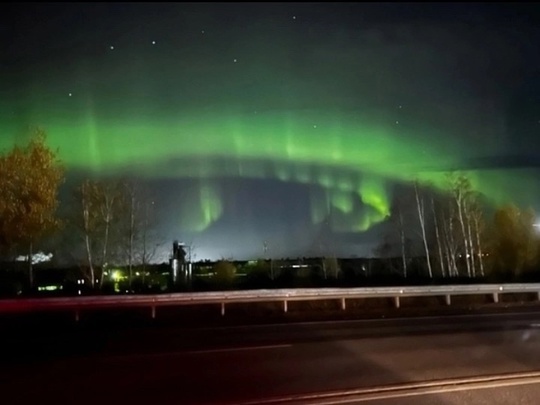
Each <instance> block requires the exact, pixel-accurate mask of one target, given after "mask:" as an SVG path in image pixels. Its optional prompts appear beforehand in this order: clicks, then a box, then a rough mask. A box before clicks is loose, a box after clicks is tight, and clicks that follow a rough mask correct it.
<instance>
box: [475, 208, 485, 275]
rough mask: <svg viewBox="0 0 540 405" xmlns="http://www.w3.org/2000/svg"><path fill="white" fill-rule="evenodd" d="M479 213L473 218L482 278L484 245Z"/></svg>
mask: <svg viewBox="0 0 540 405" xmlns="http://www.w3.org/2000/svg"><path fill="white" fill-rule="evenodd" d="M478 215H479V213H475V214H474V216H473V219H474V222H473V223H474V231H475V234H476V247H477V250H478V265H479V266H480V277H484V275H485V274H484V257H483V255H482V243H481V241H480V224H479V222H480V218H479V217H478Z"/></svg>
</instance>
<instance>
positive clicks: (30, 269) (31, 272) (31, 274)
mask: <svg viewBox="0 0 540 405" xmlns="http://www.w3.org/2000/svg"><path fill="white" fill-rule="evenodd" d="M33 255H34V253H33V252H32V242H30V244H29V246H28V281H29V282H30V289H32V288H33V287H34V264H33V263H32V256H33Z"/></svg>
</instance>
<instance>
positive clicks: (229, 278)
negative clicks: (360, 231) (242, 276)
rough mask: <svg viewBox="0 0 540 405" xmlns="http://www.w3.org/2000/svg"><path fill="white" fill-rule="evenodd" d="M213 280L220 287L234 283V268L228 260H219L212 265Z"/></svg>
mask: <svg viewBox="0 0 540 405" xmlns="http://www.w3.org/2000/svg"><path fill="white" fill-rule="evenodd" d="M213 271H214V277H213V280H214V281H215V282H216V283H217V284H218V285H220V286H223V287H225V286H228V285H230V284H232V283H233V282H234V278H235V276H236V266H235V265H234V263H232V262H231V261H229V260H223V259H222V260H220V261H218V262H217V263H216V264H214V268H213Z"/></svg>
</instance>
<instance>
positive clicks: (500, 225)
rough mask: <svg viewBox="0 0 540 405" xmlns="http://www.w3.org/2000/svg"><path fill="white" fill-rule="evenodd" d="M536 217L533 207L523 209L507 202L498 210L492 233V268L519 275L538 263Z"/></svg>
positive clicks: (500, 271)
mask: <svg viewBox="0 0 540 405" xmlns="http://www.w3.org/2000/svg"><path fill="white" fill-rule="evenodd" d="M534 220H535V215H534V212H533V211H532V210H531V209H529V210H524V211H522V210H520V209H519V208H518V207H516V206H515V205H506V206H504V207H501V208H499V209H498V210H497V211H496V212H495V215H494V220H493V229H492V230H491V232H490V234H491V243H490V245H491V249H490V257H491V263H492V268H493V270H495V271H496V272H499V273H507V274H508V273H510V274H513V275H515V276H520V275H522V274H523V272H524V271H526V270H529V269H531V268H532V267H533V266H534V265H535V262H536V260H537V257H538V243H537V240H536V236H535V231H534Z"/></svg>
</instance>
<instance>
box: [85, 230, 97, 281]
mask: <svg viewBox="0 0 540 405" xmlns="http://www.w3.org/2000/svg"><path fill="white" fill-rule="evenodd" d="M84 241H85V245H86V256H87V258H88V267H89V268H90V285H91V286H92V289H94V287H95V282H96V276H95V274H94V265H93V263H92V250H91V248H90V236H89V235H88V233H87V234H86V235H85V236H84Z"/></svg>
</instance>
